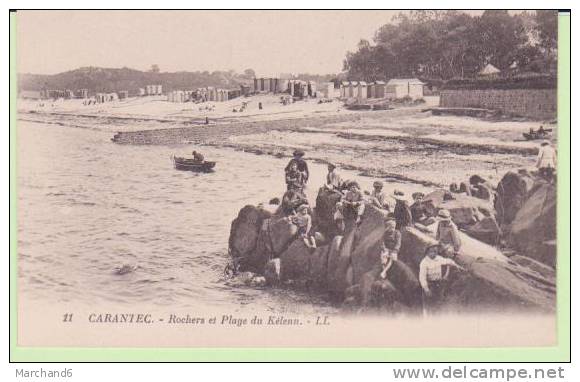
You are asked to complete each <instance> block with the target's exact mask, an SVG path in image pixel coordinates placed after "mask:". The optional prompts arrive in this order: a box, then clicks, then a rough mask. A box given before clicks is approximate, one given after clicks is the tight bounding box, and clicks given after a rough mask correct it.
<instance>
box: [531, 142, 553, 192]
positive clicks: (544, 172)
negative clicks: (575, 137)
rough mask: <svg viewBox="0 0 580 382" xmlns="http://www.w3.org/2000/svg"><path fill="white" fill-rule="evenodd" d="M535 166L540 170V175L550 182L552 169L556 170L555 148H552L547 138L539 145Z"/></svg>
mask: <svg viewBox="0 0 580 382" xmlns="http://www.w3.org/2000/svg"><path fill="white" fill-rule="evenodd" d="M536 167H537V168H538V170H539V172H540V176H542V177H544V178H545V179H546V180H548V181H550V182H551V181H552V177H553V175H554V171H555V170H556V150H554V148H553V147H552V146H551V145H550V142H549V141H547V140H545V141H543V142H542V145H541V146H540V150H539V151H538V159H537V160H536Z"/></svg>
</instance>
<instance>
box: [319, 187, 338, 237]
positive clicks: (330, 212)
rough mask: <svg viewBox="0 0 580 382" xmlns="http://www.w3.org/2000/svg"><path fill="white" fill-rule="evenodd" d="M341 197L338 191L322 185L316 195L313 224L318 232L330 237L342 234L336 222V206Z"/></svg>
mask: <svg viewBox="0 0 580 382" xmlns="http://www.w3.org/2000/svg"><path fill="white" fill-rule="evenodd" d="M340 197H341V195H340V194H339V193H338V192H333V191H330V190H328V189H327V188H325V187H321V188H320V189H319V190H318V195H317V196H316V206H315V207H314V216H315V219H314V221H313V224H314V226H315V227H316V230H317V231H318V232H321V233H322V234H323V235H324V236H325V237H327V238H329V239H330V238H333V237H334V236H336V235H338V234H340V233H339V231H338V228H337V226H336V224H335V222H334V211H335V206H336V203H338V202H339V201H340Z"/></svg>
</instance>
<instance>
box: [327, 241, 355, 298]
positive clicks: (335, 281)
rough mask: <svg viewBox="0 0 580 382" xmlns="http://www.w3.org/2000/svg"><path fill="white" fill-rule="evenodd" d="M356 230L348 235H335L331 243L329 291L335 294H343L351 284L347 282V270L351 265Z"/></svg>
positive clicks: (328, 267) (328, 273)
mask: <svg viewBox="0 0 580 382" xmlns="http://www.w3.org/2000/svg"><path fill="white" fill-rule="evenodd" d="M354 234H355V232H354V231H350V232H348V233H347V234H346V236H344V237H343V236H335V237H334V239H332V241H331V243H330V248H329V251H328V263H327V264H328V265H327V269H328V271H327V285H328V287H327V288H328V291H330V292H332V293H333V294H334V295H342V294H343V293H344V291H345V289H346V288H348V287H349V286H350V285H349V283H348V282H347V272H348V268H349V266H350V253H351V251H352V248H353V244H354Z"/></svg>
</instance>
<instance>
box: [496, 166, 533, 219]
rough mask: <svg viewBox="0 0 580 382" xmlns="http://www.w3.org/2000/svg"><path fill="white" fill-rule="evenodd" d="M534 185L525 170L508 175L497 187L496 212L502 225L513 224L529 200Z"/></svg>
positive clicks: (511, 172)
mask: <svg viewBox="0 0 580 382" xmlns="http://www.w3.org/2000/svg"><path fill="white" fill-rule="evenodd" d="M533 183H534V180H533V178H532V177H531V176H530V175H529V174H528V173H527V171H525V170H520V171H518V172H513V171H510V172H508V173H506V174H505V175H504V176H503V178H501V180H500V181H499V183H498V185H497V191H496V193H497V197H496V201H495V210H496V217H497V222H498V223H499V224H500V225H507V224H511V222H512V221H513V220H514V218H515V217H516V214H517V213H518V211H519V210H520V209H521V208H522V206H523V205H524V203H525V201H526V200H527V198H528V193H529V191H530V189H531V188H532V185H533Z"/></svg>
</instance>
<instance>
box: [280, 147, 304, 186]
mask: <svg viewBox="0 0 580 382" xmlns="http://www.w3.org/2000/svg"><path fill="white" fill-rule="evenodd" d="M292 155H293V158H292V159H290V162H288V164H287V165H286V168H285V169H284V171H286V172H288V170H290V167H291V166H292V163H296V166H297V169H298V171H300V172H301V173H303V175H304V183H307V182H308V178H309V177H310V173H309V172H308V164H307V163H306V161H305V160H304V158H303V157H304V151H302V150H295V151H294V153H293V154H292Z"/></svg>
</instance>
